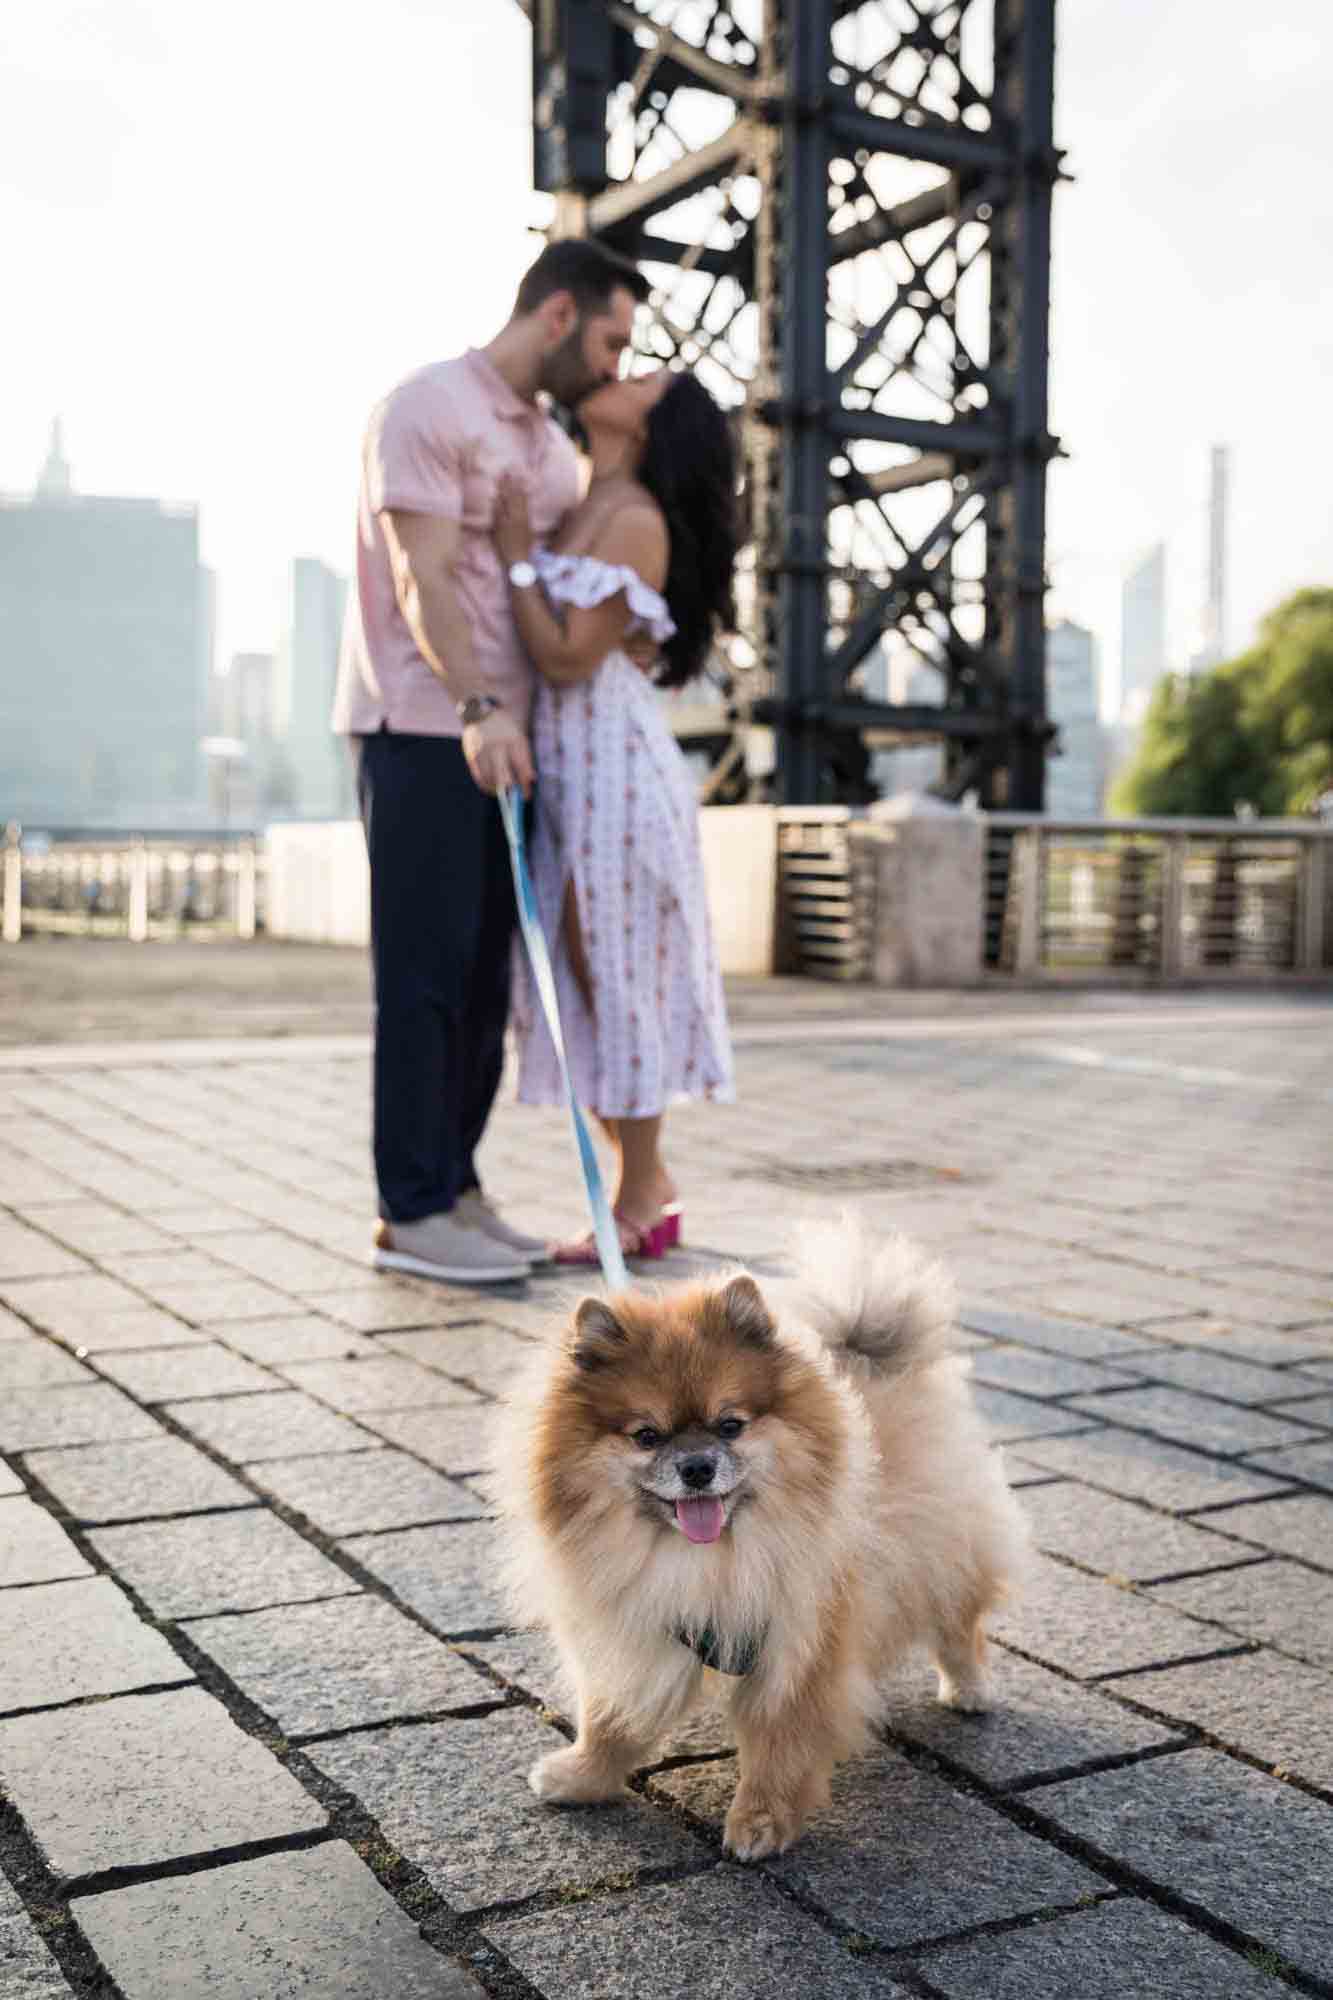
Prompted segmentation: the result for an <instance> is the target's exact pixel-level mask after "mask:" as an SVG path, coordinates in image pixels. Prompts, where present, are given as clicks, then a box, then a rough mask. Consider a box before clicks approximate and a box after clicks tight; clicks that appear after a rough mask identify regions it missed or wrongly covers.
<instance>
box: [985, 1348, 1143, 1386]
mask: <svg viewBox="0 0 1333 2000" xmlns="http://www.w3.org/2000/svg"><path fill="white" fill-rule="evenodd" d="M972 1379H973V1381H974V1382H979V1383H984V1384H985V1385H986V1387H987V1388H990V1389H1008V1390H1016V1391H1017V1392H1018V1394H1019V1395H1022V1396H1042V1397H1049V1396H1076V1395H1078V1394H1079V1392H1080V1391H1081V1390H1095V1389H1105V1388H1106V1387H1107V1386H1108V1385H1110V1386H1112V1387H1114V1386H1116V1385H1117V1384H1118V1382H1119V1380H1120V1378H1119V1377H1118V1376H1115V1375H1113V1374H1112V1373H1111V1371H1110V1370H1109V1369H1108V1368H1103V1367H1099V1366H1098V1364H1097V1363H1096V1362H1093V1361H1079V1360H1076V1359H1075V1358H1074V1357H1073V1356H1072V1355H1064V1354H1050V1353H1041V1352H1037V1353H1034V1352H1033V1351H1032V1349H1031V1348H1028V1347H1012V1346H1010V1347H987V1348H983V1349H982V1350H981V1352H980V1353H979V1354H977V1355H976V1356H975V1357H974V1359H973V1362H972Z"/></svg>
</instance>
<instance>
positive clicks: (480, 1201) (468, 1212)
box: [454, 1188, 554, 1264]
mask: <svg viewBox="0 0 1333 2000" xmlns="http://www.w3.org/2000/svg"><path fill="white" fill-rule="evenodd" d="M454 1214H455V1215H456V1216H457V1217H458V1219H459V1221H460V1222H466V1223H467V1224H468V1226H469V1228H471V1229H479V1230H480V1231H481V1233H482V1235H483V1236H489V1237H490V1239H491V1242H492V1243H503V1245H504V1247H505V1249H506V1250H512V1251H513V1253H514V1255H515V1256H516V1257H522V1258H523V1260H524V1262H525V1263H528V1264H550V1263H553V1262H554V1259H553V1257H552V1255H551V1245H550V1244H549V1243H548V1242H547V1241H546V1239H545V1237H543V1236H525V1235H524V1234H523V1231H522V1230H521V1229H511V1228H510V1226H509V1224H508V1223H507V1222H506V1221H505V1219H504V1217H503V1216H501V1215H499V1214H497V1212H496V1210H495V1209H494V1208H493V1207H492V1206H491V1204H490V1202H489V1201H487V1199H486V1197H485V1195H484V1194H483V1193H482V1191H481V1189H480V1188H469V1189H468V1191H467V1193H466V1194H460V1195H459V1197H458V1200H457V1201H456V1202H455V1204H454Z"/></svg>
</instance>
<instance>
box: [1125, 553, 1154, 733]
mask: <svg viewBox="0 0 1333 2000" xmlns="http://www.w3.org/2000/svg"><path fill="white" fill-rule="evenodd" d="M1165 672H1166V544H1165V543H1164V542H1155V543H1154V544H1153V546H1152V547H1151V548H1150V549H1148V550H1146V551H1145V553H1144V554H1143V555H1141V556H1140V557H1139V558H1138V559H1137V560H1136V561H1135V562H1133V563H1131V565H1130V567H1129V568H1128V569H1127V570H1126V571H1125V576H1124V581H1123V583H1122V585H1121V590H1120V691H1119V698H1118V701H1117V704H1116V720H1117V721H1118V722H1119V723H1120V724H1121V725H1122V726H1125V725H1128V726H1130V727H1134V726H1135V725H1137V724H1138V723H1140V722H1142V720H1143V717H1144V714H1145V712H1146V710H1147V707H1148V703H1149V701H1150V700H1151V698H1152V691H1153V689H1154V688H1155V687H1156V685H1157V683H1158V681H1159V680H1160V679H1161V677H1162V675H1163V674H1164V673H1165Z"/></svg>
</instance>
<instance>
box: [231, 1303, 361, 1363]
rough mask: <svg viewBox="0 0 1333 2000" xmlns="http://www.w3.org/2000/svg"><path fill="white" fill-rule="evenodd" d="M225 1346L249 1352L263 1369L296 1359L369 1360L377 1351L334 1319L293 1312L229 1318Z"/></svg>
mask: <svg viewBox="0 0 1333 2000" xmlns="http://www.w3.org/2000/svg"><path fill="white" fill-rule="evenodd" d="M223 1338H224V1339H225V1340H226V1343H227V1345H228V1347H234V1348H235V1349H236V1351H237V1353H238V1354H244V1355H248V1356H249V1358H250V1360H251V1361H258V1362H259V1363H261V1365H262V1366H264V1367H265V1368H277V1369H279V1370H281V1369H283V1368H286V1367H287V1366H288V1365H289V1364H290V1363H292V1362H295V1361H354V1360H358V1359H364V1360H369V1359H370V1357H371V1356H372V1355H374V1354H377V1353H378V1352H379V1350H378V1348H377V1347H376V1346H375V1343H374V1342H373V1341H371V1340H367V1339H366V1338H365V1337H364V1335H362V1334H359V1333H353V1332H352V1330H351V1328H350V1327H346V1326H339V1325H338V1322H337V1321H336V1320H332V1319H322V1318H321V1317H320V1315H319V1314H318V1313H296V1314H293V1315H292V1317H291V1318H290V1319H235V1320H228V1321H227V1323H226V1326H225V1329H224V1331H223Z"/></svg>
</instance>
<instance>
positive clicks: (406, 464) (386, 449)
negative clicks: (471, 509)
mask: <svg viewBox="0 0 1333 2000" xmlns="http://www.w3.org/2000/svg"><path fill="white" fill-rule="evenodd" d="M462 460H463V448H462V439H461V438H460V436H459V435H458V432H457V429H456V427H455V426H454V425H453V423H452V422H451V420H450V410H449V406H448V404H447V403H445V402H443V400H442V399H441V398H440V397H438V396H431V397H430V398H429V399H428V398H427V397H425V396H423V395H422V393H421V392H420V390H419V389H418V387H417V385H416V384H415V383H405V384H404V385H403V387H402V388H400V389H395V390H394V392H393V394H392V395H391V396H388V397H386V398H385V400H384V402H382V403H381V404H380V406H379V408H378V409H377V410H376V412H375V414H374V416H373V417H372V418H371V422H370V429H369V432H368V433H367V436H366V483H367V488H368V491H369V494H370V504H371V508H372V510H373V512H375V513H377V514H378V513H379V512H381V510H382V509H385V508H401V509H402V511H403V512H404V513H409V514H438V515H441V516H442V517H443V518H444V519H445V520H448V521H459V520H461V519H462V517H463V469H462Z"/></svg>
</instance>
